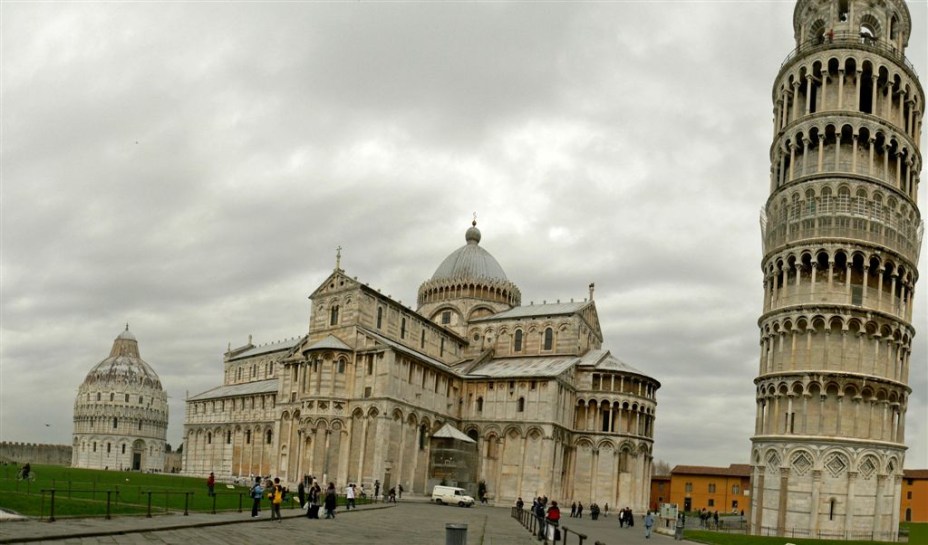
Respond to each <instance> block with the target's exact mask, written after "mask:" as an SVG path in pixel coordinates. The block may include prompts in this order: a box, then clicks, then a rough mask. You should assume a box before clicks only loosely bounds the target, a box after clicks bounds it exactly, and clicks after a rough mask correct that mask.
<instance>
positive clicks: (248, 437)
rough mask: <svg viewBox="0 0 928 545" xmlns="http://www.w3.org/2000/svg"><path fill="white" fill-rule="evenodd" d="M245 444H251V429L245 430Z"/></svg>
mask: <svg viewBox="0 0 928 545" xmlns="http://www.w3.org/2000/svg"><path fill="white" fill-rule="evenodd" d="M245 444H246V445H250V444H251V430H246V431H245Z"/></svg>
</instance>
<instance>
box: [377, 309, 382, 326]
mask: <svg viewBox="0 0 928 545" xmlns="http://www.w3.org/2000/svg"><path fill="white" fill-rule="evenodd" d="M382 328H383V307H377V329H382Z"/></svg>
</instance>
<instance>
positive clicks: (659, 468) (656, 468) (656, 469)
mask: <svg viewBox="0 0 928 545" xmlns="http://www.w3.org/2000/svg"><path fill="white" fill-rule="evenodd" d="M651 468H652V469H651V474H652V475H670V464H668V463H667V462H665V461H663V460H656V461H655V462H654V464H653V465H652V466H651Z"/></svg>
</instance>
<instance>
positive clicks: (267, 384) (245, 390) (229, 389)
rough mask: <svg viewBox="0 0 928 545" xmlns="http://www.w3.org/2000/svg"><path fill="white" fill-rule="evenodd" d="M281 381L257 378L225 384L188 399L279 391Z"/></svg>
mask: <svg viewBox="0 0 928 545" xmlns="http://www.w3.org/2000/svg"><path fill="white" fill-rule="evenodd" d="M279 386H280V383H279V382H278V380H277V379H276V378H271V379H267V380H257V381H254V382H245V383H242V384H223V385H222V386H217V387H215V388H213V389H212V390H207V391H205V392H203V393H199V394H197V395H195V396H193V397H190V398H187V401H203V400H208V399H219V398H221V397H235V396H245V395H256V394H272V393H275V392H277V389H278V387H279Z"/></svg>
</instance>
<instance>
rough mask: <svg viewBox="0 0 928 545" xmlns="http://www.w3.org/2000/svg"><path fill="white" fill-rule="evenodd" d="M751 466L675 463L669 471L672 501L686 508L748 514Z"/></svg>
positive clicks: (687, 509)
mask: <svg viewBox="0 0 928 545" xmlns="http://www.w3.org/2000/svg"><path fill="white" fill-rule="evenodd" d="M750 491H751V466H750V465H748V464H731V465H730V466H728V467H706V466H676V467H674V468H673V470H672V471H671V472H670V493H669V498H670V500H669V503H675V504H677V506H678V507H679V508H681V509H683V510H684V511H701V510H703V509H706V510H708V511H718V512H719V513H741V512H742V511H744V515H745V516H749V510H750V508H751V502H750V501H749V499H750V493H751V492H750Z"/></svg>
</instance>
